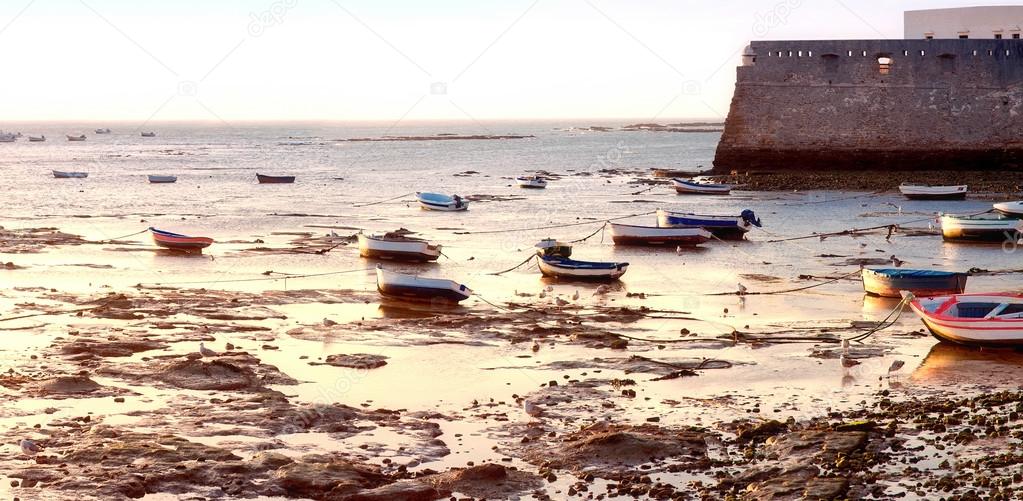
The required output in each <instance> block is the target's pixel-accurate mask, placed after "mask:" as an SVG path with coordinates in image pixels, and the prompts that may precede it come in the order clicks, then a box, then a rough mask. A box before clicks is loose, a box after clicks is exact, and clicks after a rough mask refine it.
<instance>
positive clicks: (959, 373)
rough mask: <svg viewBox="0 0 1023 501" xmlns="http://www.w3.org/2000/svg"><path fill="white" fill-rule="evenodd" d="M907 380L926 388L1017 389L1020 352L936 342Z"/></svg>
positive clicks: (1022, 375) (1022, 373)
mask: <svg viewBox="0 0 1023 501" xmlns="http://www.w3.org/2000/svg"><path fill="white" fill-rule="evenodd" d="M910 378H911V379H912V381H913V382H914V383H917V384H926V385H938V386H949V385H961V384H975V385H983V386H996V387H997V386H1000V385H1001V386H1005V387H1006V388H1012V389H1017V388H1018V387H1019V381H1020V380H1021V379H1023V351H1019V350H1015V349H1006V348H977V347H972V346H963V345H957V344H952V343H936V344H935V345H934V346H932V347H931V351H930V352H929V353H928V354H927V356H926V357H924V361H923V362H922V363H921V364H920V366H919V367H917V368H916V370H914V371H913V373H912V375H911V377H910Z"/></svg>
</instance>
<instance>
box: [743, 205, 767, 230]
mask: <svg viewBox="0 0 1023 501" xmlns="http://www.w3.org/2000/svg"><path fill="white" fill-rule="evenodd" d="M739 217H741V218H742V220H743V221H746V222H747V223H749V224H752V225H753V226H756V227H757V228H763V225H761V224H760V218H759V217H757V215H756V214H754V213H753V211H751V210H749V209H746V210H744V211H742V213H740V214H739Z"/></svg>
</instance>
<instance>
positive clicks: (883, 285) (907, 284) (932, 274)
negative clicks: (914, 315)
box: [862, 268, 969, 297]
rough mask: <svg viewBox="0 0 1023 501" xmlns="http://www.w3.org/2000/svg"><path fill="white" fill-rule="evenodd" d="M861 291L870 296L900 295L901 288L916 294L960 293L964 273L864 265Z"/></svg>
mask: <svg viewBox="0 0 1023 501" xmlns="http://www.w3.org/2000/svg"><path fill="white" fill-rule="evenodd" d="M862 278H863V291H864V292H866V293H867V294H870V295H872V296H881V297H902V291H907V292H911V293H913V295H915V296H920V297H927V296H941V295H948V294H962V293H963V291H964V290H966V279H967V278H969V275H967V274H966V273H956V272H952V271H935V270H909V269H903V268H877V269H870V268H864V269H863V273H862Z"/></svg>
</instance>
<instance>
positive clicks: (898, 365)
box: [888, 360, 906, 376]
mask: <svg viewBox="0 0 1023 501" xmlns="http://www.w3.org/2000/svg"><path fill="white" fill-rule="evenodd" d="M904 365H906V362H904V361H902V360H896V361H894V362H892V366H891V367H889V368H888V375H889V376H890V375H891V374H892V373H893V372H898V371H899V369H901V368H902V367H903V366H904Z"/></svg>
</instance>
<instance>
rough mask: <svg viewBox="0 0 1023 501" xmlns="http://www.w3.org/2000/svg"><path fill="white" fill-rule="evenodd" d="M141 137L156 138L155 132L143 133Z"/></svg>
mask: <svg viewBox="0 0 1023 501" xmlns="http://www.w3.org/2000/svg"><path fill="white" fill-rule="evenodd" d="M142 137H156V133H155V132H143V133H142Z"/></svg>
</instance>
